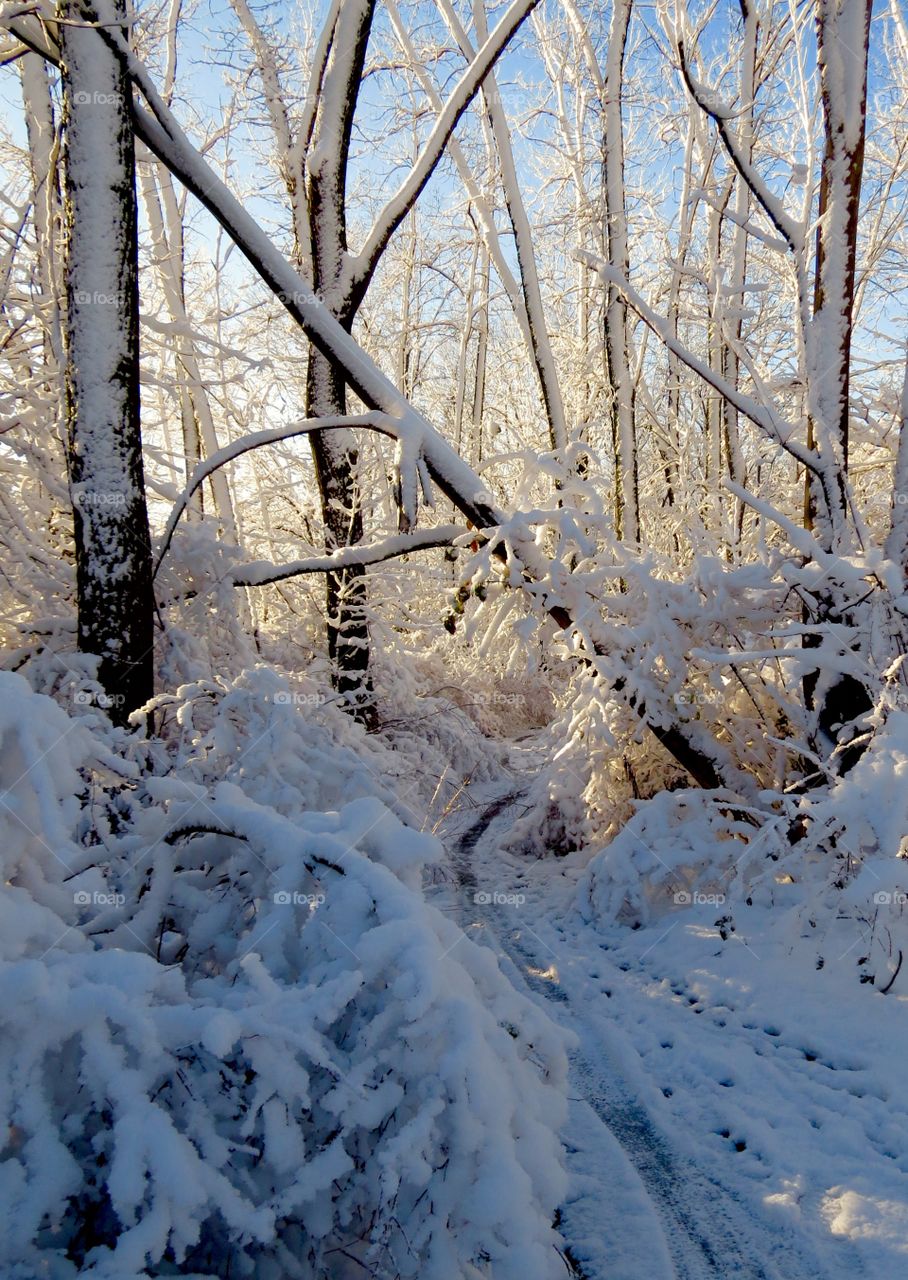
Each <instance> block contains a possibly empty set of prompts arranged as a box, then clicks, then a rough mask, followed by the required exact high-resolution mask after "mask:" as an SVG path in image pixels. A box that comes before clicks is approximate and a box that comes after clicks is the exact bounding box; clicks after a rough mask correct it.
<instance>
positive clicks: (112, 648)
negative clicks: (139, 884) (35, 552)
mask: <svg viewBox="0 0 908 1280" xmlns="http://www.w3.org/2000/svg"><path fill="white" fill-rule="evenodd" d="M115 12H116V15H117V17H118V18H122V20H123V24H124V25H123V31H124V34H125V31H126V6H125V3H122V2H121V0H117V3H116V5H115ZM60 16H61V18H64V19H66V20H67V21H66V23H61V25H60V37H61V54H62V76H63V120H64V128H65V152H64V154H65V181H64V202H65V203H64V220H65V234H66V240H65V245H66V247H65V280H66V321H65V326H64V329H65V346H66V416H67V428H68V465H69V479H70V488H71V492H72V501H73V524H74V531H75V543H76V577H77V591H78V612H79V648H80V650H82V651H83V652H86V653H92V654H97V655H98V657H99V658H100V666H99V679H100V681H101V683H102V684H103V686H104V688H105V690H106V693H107V695H108V699H109V704H108V705H109V709H110V714H111V716H112V718H113V719H114V720H115V721H117V722H118V723H121V724H122V723H125V721H126V718H127V716H128V715H129V713H130V712H131V711H133V710H135V708H136V707H138V706H141V705H142V704H143V703H144V702H147V701H148V699H149V698H150V697H151V695H152V692H153V671H154V667H153V650H152V644H153V595H152V580H151V550H150V538H149V531H148V513H147V510H146V505H145V483H144V474H143V468H142V439H141V431H140V423H139V312H138V250H137V238H136V195H135V158H134V147H133V132H132V120H131V92H130V88H129V81H128V79H127V73H126V68H125V66H124V65H123V61H122V59H120V58H119V57H118V56H117V54H116V53H115V52H114V51H113V50H112V49H111V48H110V46H109V44H108V43H107V42H106V41H105V40H104V38H103V36H102V35H101V34H100V33H99V32H98V31H96V30H92V29H90V28H88V27H86V26H84V25H83V26H80V25H76V24H78V23H86V22H91V21H94V20H96V15H95V14H93V13H92V11H91V10H90V9H89V8H88V7H87V6H86V5H85V4H84V3H80V2H79V0H62V3H61V6H60Z"/></svg>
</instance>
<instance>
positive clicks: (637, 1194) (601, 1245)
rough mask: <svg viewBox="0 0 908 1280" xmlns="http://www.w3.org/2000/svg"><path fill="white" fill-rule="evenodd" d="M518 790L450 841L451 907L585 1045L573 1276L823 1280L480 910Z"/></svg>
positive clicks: (514, 938) (571, 1130)
mask: <svg viewBox="0 0 908 1280" xmlns="http://www.w3.org/2000/svg"><path fill="white" fill-rule="evenodd" d="M525 794H526V791H525V788H524V787H520V788H517V789H511V790H509V791H507V792H506V793H505V794H503V795H501V796H498V797H497V798H495V799H494V800H492V801H491V802H490V803H488V804H487V805H486V806H485V807H484V808H483V810H482V812H481V813H480V815H479V817H478V818H476V819H475V820H474V821H473V822H472V823H471V825H470V826H469V827H468V828H467V829H466V831H464V832H463V833H462V834H461V835H460V836H459V838H457V840H456V843H455V845H454V847H453V848H452V850H451V861H452V866H453V870H454V876H455V880H456V885H457V889H458V891H459V892H458V897H457V902H456V906H455V913H456V915H457V916H458V922H459V923H460V925H461V927H462V928H463V929H464V931H465V932H467V933H469V934H470V935H471V936H472V937H473V938H474V939H475V940H477V941H482V942H484V943H485V944H486V945H489V946H491V947H492V949H493V950H495V951H496V952H497V953H498V954H499V956H500V957H501V959H502V961H503V964H504V967H505V968H506V969H507V970H508V971H509V972H510V974H511V976H512V979H515V980H516V981H517V982H518V983H522V984H523V985H524V986H525V987H526V988H528V989H529V991H530V992H531V993H532V994H533V995H535V996H536V998H537V999H538V1000H540V1001H541V1000H544V1001H546V1002H547V1003H548V1004H550V1005H554V1006H555V1008H554V1009H552V1010H551V1013H552V1016H553V1017H554V1018H555V1019H556V1021H558V1022H559V1023H560V1024H561V1025H563V1026H565V1027H567V1028H568V1029H569V1030H572V1031H575V1032H576V1031H579V1030H580V1029H581V1028H582V1029H583V1031H584V1047H577V1048H575V1049H573V1050H572V1051H570V1053H569V1059H570V1082H571V1085H572V1086H573V1090H572V1091H573V1092H574V1093H575V1094H577V1095H579V1096H577V1097H576V1098H574V1099H573V1100H572V1105H571V1116H570V1120H569V1123H568V1126H567V1129H566V1132H565V1142H566V1152H567V1163H568V1168H569V1169H570V1171H571V1175H572V1188H573V1190H574V1191H576V1192H577V1193H578V1194H576V1196H574V1197H573V1198H572V1199H571V1200H570V1201H569V1202H568V1203H566V1204H565V1205H564V1206H563V1207H562V1211H561V1219H560V1229H561V1232H562V1234H563V1236H564V1238H565V1240H566V1241H567V1243H568V1246H569V1250H570V1259H571V1262H572V1263H573V1265H574V1267H575V1274H576V1275H577V1276H578V1277H585V1278H586V1280H662V1277H668V1278H669V1280H726V1278H731V1277H736V1278H739V1280H799V1278H800V1277H810V1280H824V1275H825V1273H824V1271H823V1270H822V1268H820V1267H819V1266H818V1264H817V1260H816V1259H815V1258H805V1257H803V1256H801V1255H802V1251H801V1250H800V1249H798V1246H797V1242H796V1241H795V1240H794V1239H789V1238H787V1237H785V1236H782V1235H780V1234H779V1233H773V1234H770V1232H769V1231H767V1229H766V1228H765V1227H764V1226H763V1225H762V1224H761V1223H759V1222H758V1221H755V1220H754V1218H753V1216H752V1215H751V1214H750V1213H749V1211H748V1208H747V1206H746V1204H744V1203H743V1202H742V1201H741V1200H740V1199H739V1198H738V1197H736V1196H735V1195H734V1193H733V1192H731V1191H730V1190H729V1189H728V1188H727V1187H725V1186H723V1184H722V1183H721V1182H719V1181H718V1180H717V1179H715V1178H713V1177H710V1176H709V1175H708V1174H707V1173H706V1172H705V1171H704V1170H703V1169H702V1168H701V1167H700V1166H699V1165H697V1164H696V1163H694V1162H693V1161H691V1160H690V1159H689V1158H687V1157H686V1156H682V1155H680V1154H678V1153H676V1152H674V1151H672V1149H671V1147H670V1145H669V1143H668V1141H667V1139H666V1137H665V1135H663V1134H662V1133H660V1132H659V1131H658V1130H657V1129H656V1127H655V1126H654V1124H653V1122H652V1120H651V1119H650V1116H649V1114H648V1112H647V1111H646V1109H645V1107H643V1106H642V1105H641V1104H640V1102H639V1101H638V1099H637V1097H636V1093H635V1090H634V1088H633V1083H632V1081H630V1080H629V1079H628V1078H627V1077H626V1075H625V1074H623V1072H622V1068H621V1065H620V1064H619V1063H618V1062H617V1061H616V1057H615V1053H614V1051H613V1050H612V1049H611V1048H610V1046H609V1045H608V1043H606V1041H605V1039H604V1037H602V1036H601V1035H599V1034H597V1033H596V1031H595V1028H591V1027H590V1026H589V1025H588V1024H585V1023H584V1022H583V1016H582V1013H578V1011H576V1010H575V1009H574V1008H573V1006H572V1004H571V1000H570V996H569V994H568V992H567V991H566V990H565V989H564V987H563V986H562V985H561V983H560V982H559V980H558V978H557V974H556V973H554V972H550V971H549V970H547V969H546V968H545V965H546V960H545V959H543V958H542V957H541V956H540V953H539V950H537V949H535V948H534V947H533V945H532V940H531V939H530V940H529V941H528V940H527V931H526V930H525V929H524V928H516V929H513V928H507V927H505V928H495V927H494V921H493V917H491V916H490V913H488V912H487V911H482V910H480V909H479V906H478V904H477V903H476V902H475V900H474V895H475V894H476V893H477V892H478V891H480V890H481V889H482V888H483V886H482V885H480V883H479V880H478V877H477V872H476V858H475V853H476V850H477V847H478V846H480V845H481V844H488V845H490V846H491V845H493V843H494V837H495V833H494V831H493V830H492V828H493V827H494V826H496V825H497V820H498V819H499V818H501V817H502V816H504V815H509V813H510V810H511V809H512V808H513V806H514V805H515V804H516V803H517V802H518V801H519V800H520V799H522V798H523V796H524V795H525ZM538 941H539V943H540V947H541V946H544V945H545V944H543V943H542V942H541V939H540V940H538ZM547 949H548V948H547ZM591 1041H592V1042H593V1044H594V1046H595V1050H596V1054H595V1056H596V1062H595V1063H594V1062H593V1061H592V1060H591V1056H590V1054H589V1047H590V1043H591Z"/></svg>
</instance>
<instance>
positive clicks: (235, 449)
mask: <svg viewBox="0 0 908 1280" xmlns="http://www.w3.org/2000/svg"><path fill="white" fill-rule="evenodd" d="M333 427H337V428H339V429H340V428H349V427H369V428H371V429H372V430H373V431H379V432H381V433H382V435H386V436H391V437H392V439H395V440H398V441H400V440H401V439H402V435H403V433H404V430H405V429H404V428H401V426H400V424H399V423H396V422H395V421H394V420H393V419H392V418H389V417H388V415H387V414H384V413H360V414H344V415H343V416H342V417H338V418H306V419H304V420H303V421H301V422H294V423H292V424H291V425H290V426H289V427H273V428H270V429H268V430H265V431H253V432H250V434H249V435H245V436H241V437H240V439H239V440H233V441H232V442H231V443H230V444H228V445H225V446H224V447H223V448H222V449H218V451H217V452H216V453H213V454H211V456H210V457H208V458H205V459H204V461H202V462H200V463H199V464H198V466H197V467H196V468H195V470H194V471H193V473H192V475H191V476H190V479H189V483H188V484H187V485H186V488H185V489H184V490H183V492H182V493H181V494H180V496H179V498H178V499H177V501H176V503H175V504H174V508H173V510H172V511H171V513H170V516H169V517H168V520H167V526H166V528H165V530H164V535H163V537H162V538H161V546H160V548H159V550H158V554H157V558H156V560H155V566H154V573H155V575H157V572H158V570H159V569H160V567H161V562H162V561H163V559H164V557H165V555H166V554H167V550H168V548H169V546H170V543H171V541H172V540H173V535H174V531H175V530H176V527H177V525H178V524H179V522H180V518H181V516H182V515H183V512H184V511H185V510H186V509H187V507H188V506H189V504H190V502H191V500H192V497H193V494H195V493H196V492H198V490H199V488H200V487H201V485H202V484H203V483H204V482H205V481H206V480H207V479H208V477H209V476H211V475H213V474H214V472H215V471H217V470H218V469H219V468H220V467H223V466H225V465H226V464H227V463H228V462H233V461H234V459H236V458H241V457H242V456H243V454H244V453H249V452H250V451H251V450H252V449H260V448H261V447H262V446H263V445H268V444H279V443H280V442H281V441H282V440H292V439H293V438H294V437H295V436H302V435H311V434H312V432H313V431H326V430H330V429H331V428H333ZM414 446H415V447H414V448H413V449H411V450H408V451H407V455H408V456H416V457H418V455H419V445H418V442H414ZM414 483H415V481H414Z"/></svg>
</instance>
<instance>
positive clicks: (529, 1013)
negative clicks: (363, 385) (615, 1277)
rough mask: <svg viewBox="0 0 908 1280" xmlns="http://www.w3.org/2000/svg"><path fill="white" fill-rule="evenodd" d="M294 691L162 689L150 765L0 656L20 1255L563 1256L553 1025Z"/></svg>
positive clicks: (134, 1272)
mask: <svg viewBox="0 0 908 1280" xmlns="http://www.w3.org/2000/svg"><path fill="white" fill-rule="evenodd" d="M281 692H284V693H286V685H283V686H282V685H281V682H280V681H278V680H277V679H276V678H274V677H273V676H270V675H268V674H267V673H256V672H253V673H251V674H250V675H249V677H248V678H247V679H246V680H245V682H238V684H237V685H236V686H235V687H232V688H229V689H225V688H223V687H220V688H217V687H214V686H212V687H211V688H210V689H208V690H207V691H203V690H201V689H199V688H196V689H193V690H185V691H183V692H182V694H180V695H179V696H178V697H175V698H173V699H169V700H162V703H161V706H160V707H159V711H160V712H161V714H162V716H163V718H164V722H165V726H166V725H167V724H169V725H170V726H171V729H172V732H171V734H170V736H169V738H165V739H164V740H160V741H147V742H144V743H143V742H142V741H141V740H140V739H138V738H134V739H132V740H131V743H130V748H129V751H130V752H132V754H133V755H136V756H141V757H143V764H144V768H143V770H142V771H141V772H140V771H139V770H138V769H137V767H136V765H135V763H134V761H132V760H130V759H129V752H127V751H124V750H120V751H116V752H115V751H114V750H113V749H112V747H113V745H114V744H115V742H116V739H115V738H114V737H113V734H112V733H111V731H109V730H107V731H103V730H100V729H98V727H97V726H96V725H95V724H94V723H93V722H92V721H91V720H90V719H85V720H82V721H80V720H78V719H74V718H72V717H70V716H68V715H67V714H65V713H64V712H63V710H61V708H60V707H59V706H57V705H55V704H54V703H53V702H52V701H51V700H50V699H48V698H45V697H43V696H41V695H37V694H34V693H32V692H31V690H30V689H29V687H28V686H27V684H26V683H25V681H24V680H22V679H21V678H20V677H18V676H12V675H8V674H6V675H3V676H2V677H0V695H2V696H0V770H2V788H3V789H2V806H0V826H2V838H0V856H2V857H3V860H4V866H3V871H4V877H3V880H4V884H3V889H2V892H0V922H2V925H3V932H2V943H0V947H2V963H0V987H2V992H3V998H2V999H0V1023H2V1031H0V1116H2V1123H3V1125H4V1129H5V1132H6V1134H7V1138H6V1146H5V1150H4V1151H3V1155H2V1158H0V1204H2V1206H3V1209H2V1230H0V1259H2V1270H3V1273H4V1274H5V1275H9V1276H11V1277H13V1276H15V1277H19V1278H21V1280H26V1278H28V1280H31V1277H35V1276H38V1275H47V1276H52V1277H60V1278H61V1280H63V1278H64V1277H69V1276H74V1275H76V1274H86V1275H97V1276H99V1277H108V1278H109V1280H127V1277H139V1276H163V1275H196V1276H224V1275H227V1274H229V1275H231V1276H237V1277H241V1276H248V1277H255V1278H256V1280H270V1278H272V1277H274V1280H277V1277H279V1276H280V1277H291V1276H297V1277H301V1278H302V1277H305V1278H306V1280H317V1278H320V1277H341V1276H345V1275H346V1274H348V1271H349V1270H350V1269H351V1268H352V1269H353V1270H354V1271H356V1272H362V1269H363V1267H365V1268H366V1269H367V1271H369V1270H371V1272H372V1273H373V1274H376V1275H381V1276H383V1277H394V1276H400V1277H407V1276H416V1275H419V1276H421V1277H423V1276H425V1277H429V1278H430V1280H457V1278H458V1277H463V1278H464V1280H467V1278H469V1280H474V1278H476V1277H479V1276H485V1275H494V1276H495V1277H496V1280H501V1278H503V1280H508V1278H509V1277H513V1278H514V1280H518V1278H519V1280H525V1277H530V1276H531V1277H534V1278H535V1277H539V1278H540V1280H543V1278H545V1277H549V1276H551V1277H554V1276H556V1275H559V1274H561V1272H562V1270H563V1267H562V1263H561V1261H560V1259H559V1256H558V1253H557V1251H556V1244H557V1237H556V1235H555V1233H554V1231H553V1230H552V1229H551V1227H550V1226H549V1223H550V1222H551V1221H552V1216H553V1213H554V1210H555V1207H556V1206H557V1203H558V1201H559V1199H560V1197H561V1195H562V1194H563V1190H564V1184H563V1177H562V1171H561V1165H560V1157H559V1152H560V1148H559V1144H558V1139H557V1129H558V1127H559V1124H560V1122H561V1118H562V1115H563V1106H564V1102H563V1083H564V1074H565V1058H564V1052H563V1046H562V1044H561V1040H560V1035H559V1033H557V1032H556V1031H555V1030H554V1028H553V1027H552V1026H551V1024H549V1023H548V1022H547V1020H546V1019H545V1018H544V1016H543V1015H542V1014H541V1013H540V1012H539V1011H538V1010H537V1009H536V1007H535V1006H534V1005H532V1004H531V1003H529V1002H528V1001H527V1000H526V999H525V998H523V997H521V996H519V995H518V994H517V993H516V992H515V991H514V990H513V988H511V986H510V985H509V983H508V982H507V981H506V980H505V978H504V977H503V976H502V974H501V973H500V971H499V969H498V967H497V963H496V961H495V960H494V958H493V956H492V954H491V953H490V952H489V951H487V950H485V949H482V948H479V947H477V946H475V945H474V944H472V943H471V942H470V941H469V940H468V939H467V938H465V937H464V936H463V935H462V934H461V933H460V931H459V930H458V929H457V928H456V926H455V925H453V924H452V923H451V922H450V921H448V920H447V919H446V918H445V917H444V916H442V915H441V914H440V913H438V912H437V911H435V910H434V909H432V908H430V907H429V906H427V904H426V902H425V901H424V899H423V897H422V894H421V890H420V880H421V873H422V867H423V865H424V864H425V863H426V862H430V861H432V860H433V859H435V858H436V857H437V856H438V854H439V846H438V845H437V843H436V842H435V841H434V840H433V839H432V838H431V837H429V836H425V835H421V834H419V833H418V832H416V831H414V830H412V829H411V828H409V827H407V826H405V825H404V824H403V823H401V821H400V820H399V818H398V817H396V816H395V815H394V813H392V811H391V809H390V808H389V807H388V805H387V804H386V803H384V801H383V800H382V799H380V798H379V797H378V796H377V795H376V794H375V790H376V788H375V785H374V783H372V782H371V780H370V779H369V777H368V770H367V769H365V768H364V767H359V772H358V773H357V764H356V758H355V757H353V756H352V753H349V752H345V751H344V750H342V749H338V748H335V749H333V750H332V749H331V748H330V747H329V745H328V743H327V741H326V740H325V736H324V735H321V736H320V734H319V733H318V732H317V730H316V729H315V728H314V727H313V726H312V725H311V724H310V723H309V722H308V721H307V719H306V716H305V715H304V714H303V712H302V711H301V710H300V708H299V707H297V706H294V705H293V704H292V703H289V702H288V701H286V700H281V698H280V697H279V696H278V695H279V694H280V693H281ZM165 711H167V712H168V715H166V716H164V715H163V713H164V712H165ZM266 721H267V724H266V727H265V728H263V727H262V725H263V724H265V722H266ZM120 745H121V747H122V740H121V741H120ZM370 790H371V794H370ZM337 791H341V792H344V791H345V792H346V797H345V800H346V802H345V803H340V804H338V805H337V807H336V808H335V807H334V802H333V801H332V800H331V799H328V800H327V801H325V800H321V801H320V800H319V796H320V795H327V796H330V795H331V794H332V792H337ZM326 810H327V811H326ZM354 1260H356V1261H357V1262H358V1263H359V1264H362V1265H355V1262H354Z"/></svg>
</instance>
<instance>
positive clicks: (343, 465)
mask: <svg viewBox="0 0 908 1280" xmlns="http://www.w3.org/2000/svg"><path fill="white" fill-rule="evenodd" d="M374 11H375V3H374V0H347V2H346V3H345V4H344V5H342V7H341V10H340V13H339V15H338V21H337V28H336V30H335V32H334V37H333V42H332V46H331V53H330V55H329V58H328V63H327V66H326V68H325V76H324V82H323V85H322V92H321V95H320V98H319V107H318V114H317V117H316V121H315V129H314V133H313V139H312V147H311V149H310V152H309V159H308V162H307V166H306V183H307V188H306V197H307V212H308V227H309V250H310V253H311V261H312V272H313V285H314V286H315V289H316V292H317V293H318V294H319V295H320V296H321V298H322V299H323V301H324V302H325V304H326V305H327V306H328V308H329V309H330V310H331V311H332V313H333V314H334V316H335V317H336V319H338V320H339V321H340V323H341V324H342V325H343V326H344V328H345V329H347V330H348V331H349V330H350V329H351V328H352V325H353V319H354V317H355V315H356V309H357V303H356V302H354V301H353V300H352V299H351V289H350V286H349V282H348V281H347V280H346V279H345V272H344V264H345V258H346V252H347V233H346V180H347V160H348V155H349V150H350V135H351V130H352V127H353V114H354V109H355V106H356V100H357V95H358V90H359V84H360V80H361V78H362V74H363V68H364V65H365V60H366V49H367V46H368V43H369V34H370V31H371V27H372V18H373V14H374ZM345 412H346V378H345V375H344V371H343V369H342V368H341V366H340V365H339V364H338V363H337V362H335V361H332V360H331V359H330V358H329V357H326V356H325V355H323V354H322V353H321V352H320V351H317V350H315V348H312V349H311V350H310V354H309V368H308V374H307V378H306V416H307V417H310V418H317V417H329V416H335V415H338V414H343V413H345ZM312 454H313V458H314V461H315V470H316V476H317V479H318V488H319V494H320V496H321V505H322V519H323V522H324V530H325V547H326V550H328V551H329V552H330V551H333V550H335V548H337V547H343V546H352V545H353V544H355V543H357V542H360V541H361V540H362V536H363V514H362V501H361V495H360V492H359V487H358V482H357V462H358V454H357V448H356V441H355V439H354V437H353V434H352V433H351V432H349V431H345V430H334V431H318V432H315V433H313V435H312ZM325 599H326V607H327V619H328V654H329V657H330V658H331V661H332V664H333V667H334V682H335V687H336V688H337V691H338V693H340V694H341V695H342V696H343V697H344V699H345V700H346V701H347V703H348V704H349V705H350V707H351V709H352V710H353V713H354V714H355V715H356V717H357V719H359V720H361V721H362V722H363V723H365V724H366V725H367V727H371V726H373V724H374V721H375V711H374V706H373V702H372V686H371V680H370V678H369V625H368V618H367V599H366V571H365V568H364V567H363V566H362V565H352V566H350V567H349V568H346V569H341V570H338V571H337V572H334V573H329V574H327V575H326V594H325Z"/></svg>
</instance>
